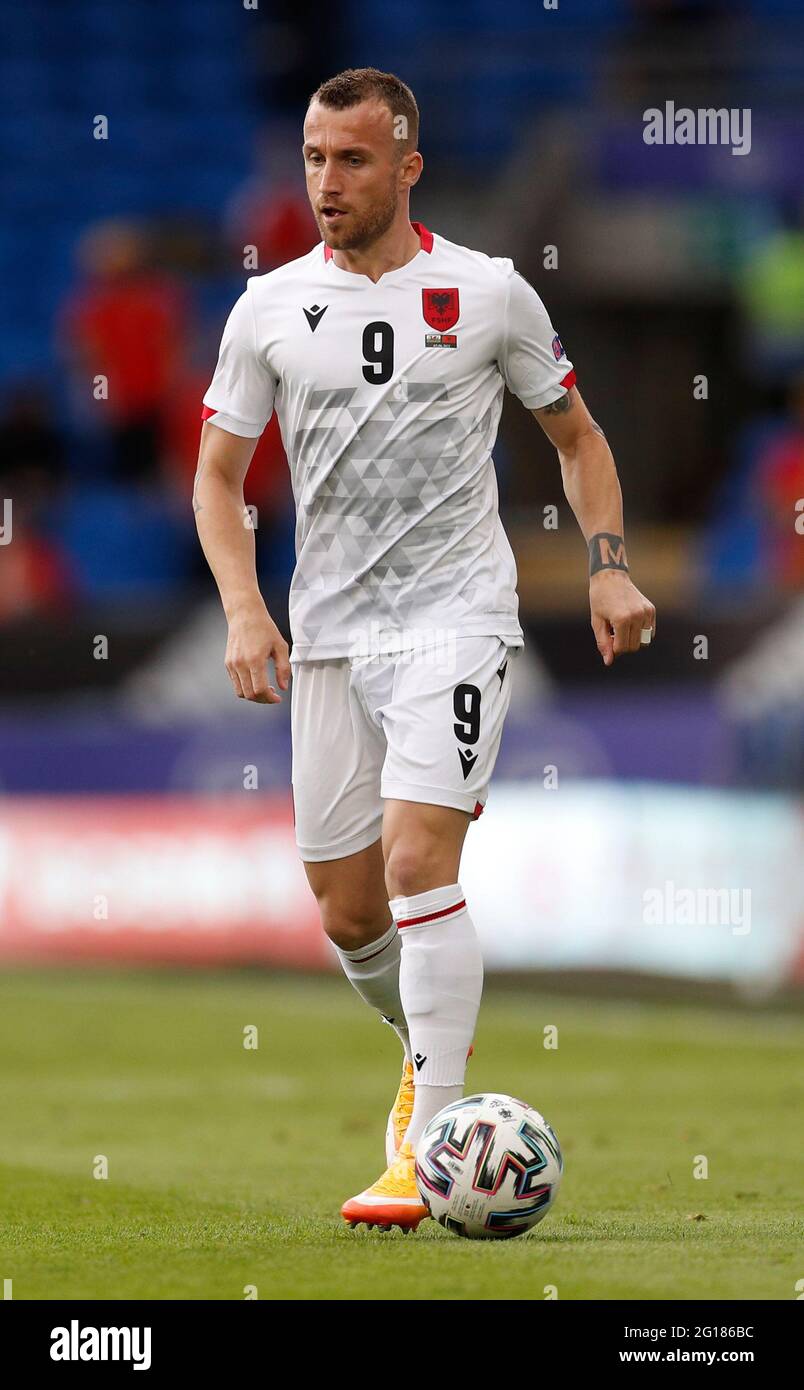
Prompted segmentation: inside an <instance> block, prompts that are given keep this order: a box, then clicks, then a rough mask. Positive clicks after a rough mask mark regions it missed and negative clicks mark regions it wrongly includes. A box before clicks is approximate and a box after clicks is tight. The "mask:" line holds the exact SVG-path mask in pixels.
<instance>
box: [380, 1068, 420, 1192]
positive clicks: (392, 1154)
mask: <svg viewBox="0 0 804 1390" xmlns="http://www.w3.org/2000/svg"><path fill="white" fill-rule="evenodd" d="M413 1097H414V1087H413V1063H412V1062H408V1061H406V1062H405V1064H404V1066H403V1067H402V1080H401V1081H400V1083H399V1090H398V1091H397V1093H396V1100H395V1101H394V1103H393V1105H392V1106H391V1111H390V1114H389V1116H388V1124H387V1126H386V1129H385V1161H386V1163H387V1164H388V1167H389V1168H390V1166H391V1164H392V1163H393V1161H394V1159H395V1158H396V1156H397V1154H398V1153H399V1150H400V1149H401V1147H402V1140H403V1139H404V1137H405V1134H406V1133H407V1128H408V1125H409V1124H410V1117H411V1115H412V1114H413Z"/></svg>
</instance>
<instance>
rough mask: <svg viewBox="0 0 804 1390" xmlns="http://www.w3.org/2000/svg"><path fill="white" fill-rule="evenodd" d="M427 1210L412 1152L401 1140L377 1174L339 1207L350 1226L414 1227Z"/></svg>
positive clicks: (406, 1230)
mask: <svg viewBox="0 0 804 1390" xmlns="http://www.w3.org/2000/svg"><path fill="white" fill-rule="evenodd" d="M428 1215H429V1213H428V1211H427V1208H426V1206H425V1205H424V1202H423V1201H422V1199H421V1196H420V1195H419V1189H418V1187H417V1186H416V1155H415V1154H414V1152H413V1148H412V1147H411V1145H410V1144H406V1143H405V1142H404V1140H403V1142H402V1144H401V1147H400V1149H399V1153H398V1154H397V1156H396V1158H395V1159H394V1161H393V1163H391V1164H389V1166H388V1167H387V1168H386V1170H385V1172H384V1173H383V1175H382V1177H381V1178H378V1179H377V1181H376V1182H375V1183H374V1185H373V1186H372V1187H367V1188H366V1190H365V1192H361V1193H360V1194H359V1195H358V1196H357V1197H350V1199H349V1201H348V1202H344V1204H343V1206H342V1207H341V1216H342V1217H343V1219H344V1221H348V1223H349V1225H350V1226H351V1227H352V1229H354V1228H355V1226H359V1225H361V1224H363V1225H366V1226H368V1228H369V1230H371V1227H372V1226H379V1228H380V1230H381V1231H390V1229H391V1227H392V1226H399V1228H400V1230H402V1231H405V1232H408V1231H415V1230H416V1227H417V1226H418V1224H419V1222H420V1221H423V1220H424V1218H425V1217H426V1216H428Z"/></svg>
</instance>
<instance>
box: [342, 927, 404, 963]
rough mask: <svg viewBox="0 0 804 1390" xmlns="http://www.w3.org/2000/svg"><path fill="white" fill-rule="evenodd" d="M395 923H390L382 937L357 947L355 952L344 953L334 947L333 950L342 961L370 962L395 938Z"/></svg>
mask: <svg viewBox="0 0 804 1390" xmlns="http://www.w3.org/2000/svg"><path fill="white" fill-rule="evenodd" d="M396 930H397V929H396V922H392V923H391V925H390V927H389V928H388V930H387V931H386V932H383V934H382V936H378V937H377V940H376V941H369V942H368V944H367V945H365V946H358V948H357V950H356V951H344V950H343V948H342V947H341V946H336V947H335V950H336V951H337V952H338V955H339V956H342V957H343V958H344V960H353V961H365V960H371V958H372V956H378V955H379V954H380V952H381V951H384V950H385V948H386V947H387V946H390V945H391V942H392V941H393V939H394V937H395V936H396Z"/></svg>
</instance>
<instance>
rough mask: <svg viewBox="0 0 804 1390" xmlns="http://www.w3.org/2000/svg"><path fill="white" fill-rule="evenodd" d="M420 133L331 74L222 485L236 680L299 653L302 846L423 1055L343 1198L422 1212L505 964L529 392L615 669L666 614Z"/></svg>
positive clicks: (231, 662)
mask: <svg viewBox="0 0 804 1390" xmlns="http://www.w3.org/2000/svg"><path fill="white" fill-rule="evenodd" d="M417 140H418V109H417V106H416V102H415V100H414V97H413V94H412V93H411V92H410V90H409V88H408V87H406V86H405V84H404V83H403V82H401V81H400V80H399V79H398V78H396V77H394V76H392V75H390V74H387V73H381V72H378V71H376V70H375V69H373V68H365V69H359V70H350V71H347V72H344V73H341V74H339V75H338V76H337V77H334V78H332V79H331V80H330V81H328V82H325V83H324V84H323V85H322V86H321V87H320V88H319V89H318V91H317V92H316V93H315V94H314V96H313V98H312V99H311V102H310V106H309V109H308V111H307V116H306V120H305V124H304V150H303V153H304V161H305V168H306V175H307V187H308V192H309V196H310V201H311V204H312V208H313V212H314V214H315V217H316V220H317V222H318V225H319V228H320V230H321V234H322V237H323V244H319V245H318V246H316V247H315V248H314V250H313V251H311V252H310V253H309V254H308V255H306V256H302V257H300V258H299V259H298V260H295V261H292V262H290V263H289V264H288V265H285V266H282V267H281V268H279V269H277V270H274V271H271V272H270V274H268V275H262V276H255V277H253V278H252V279H250V280H249V281H248V284H247V288H246V291H245V293H244V294H243V295H242V296H241V298H240V299H239V300H238V302H237V303H236V304H235V306H234V309H233V310H232V313H231V315H230V317H229V320H228V322H227V324H226V328H225V330H224V335H223V341H222V344H221V351H220V357H219V360H218V365H217V369H216V372H215V376H214V379H213V381H212V384H211V386H210V388H209V390H208V392H207V394H206V396H205V397H204V416H205V421H206V422H205V424H204V426H203V431H202V439H201V451H200V457H199V465H198V474H197V483H196V490H195V504H194V505H195V509H196V514H197V522H198V530H199V535H200V539H201V543H202V545H203V548H204V552H205V554H206V556H207V559H208V561H209V564H210V567H211V569H212V571H213V573H214V575H215V578H216V580H217V583H218V587H219V589H220V593H221V598H222V601H223V606H224V609H225V612H226V616H227V618H228V621H229V640H228V645H227V649H226V669H227V671H228V672H229V675H230V677H231V680H232V684H233V686H234V690H235V693H236V694H237V695H238V696H239V697H240V698H241V699H246V700H254V701H257V702H262V703H267V704H273V703H275V702H277V701H278V700H280V699H281V696H280V694H279V692H278V690H277V689H276V686H278V687H279V689H280V690H286V689H287V687H288V680H289V675H290V666H291V663H292V666H293V686H292V692H291V722H292V739H293V775H292V781H293V792H294V803H295V825H296V838H297V842H298V845H299V850H300V853H301V856H302V859H303V860H304V864H305V869H306V872H307V876H308V879H309V882H310V885H311V887H312V889H313V892H314V893H315V896H316V899H317V901H318V904H319V908H320V911H321V919H322V923H323V926H324V929H325V931H326V932H327V933H328V935H329V937H330V938H331V940H332V941H333V943H334V945H335V947H336V949H337V951H338V955H339V957H340V960H341V962H342V965H343V969H344V971H345V973H346V975H347V977H348V979H349V980H350V981H351V983H352V984H353V985H354V987H355V989H356V990H357V991H358V993H359V994H360V995H361V996H362V997H363V999H365V1001H366V1002H367V1003H368V1004H369V1005H371V1006H372V1007H373V1008H374V1009H376V1010H377V1011H378V1012H379V1013H380V1014H381V1015H382V1017H383V1018H384V1019H385V1020H386V1022H387V1023H389V1024H390V1025H391V1027H393V1028H394V1029H395V1030H396V1032H397V1033H398V1035H399V1037H400V1039H401V1042H402V1046H403V1048H404V1051H405V1062H404V1069H403V1075H402V1081H401V1083H400V1087H399V1091H398V1094H397V1098H396V1101H395V1103H394V1106H393V1108H392V1111H391V1114H390V1116H389V1121H388V1127H387V1131H386V1160H387V1164H388V1167H387V1169H386V1171H385V1172H384V1173H383V1174H382V1176H381V1177H380V1178H379V1180H378V1181H377V1182H375V1183H374V1184H373V1185H372V1186H370V1187H369V1188H367V1189H366V1190H365V1191H364V1192H362V1193H361V1194H360V1195H359V1196H358V1197H355V1198H352V1199H351V1200H349V1201H347V1202H346V1203H345V1204H344V1206H343V1208H342V1214H343V1216H344V1218H345V1219H346V1220H347V1221H349V1222H350V1223H351V1224H353V1225H355V1224H358V1223H360V1222H365V1223H367V1224H373V1225H378V1226H381V1227H388V1226H390V1225H391V1224H398V1225H400V1226H401V1227H402V1228H403V1229H405V1230H409V1229H415V1228H416V1227H417V1226H418V1224H419V1222H420V1221H421V1220H422V1218H423V1217H424V1216H426V1215H427V1212H426V1209H425V1207H424V1206H423V1204H422V1202H421V1198H420V1197H419V1194H418V1191H417V1188H416V1182H415V1176H414V1150H415V1146H416V1142H417V1140H418V1139H419V1137H420V1135H421V1133H422V1131H423V1129H424V1127H425V1125H426V1124H427V1123H428V1121H429V1120H430V1119H431V1118H432V1117H433V1116H434V1115H436V1114H437V1113H438V1111H439V1110H440V1109H442V1107H443V1106H444V1105H448V1104H450V1103H451V1102H452V1101H454V1100H456V1099H458V1098H459V1097H460V1096H461V1095H462V1094H463V1082H464V1073H465V1068H466V1060H467V1056H468V1053H469V1051H470V1049H471V1044H472V1037H473V1033H474V1028H475V1022H476V1019H477V1013H478V1008H479V1005H480V996H481V990H482V983H483V966H482V961H481V956H480V950H479V947H478V941H477V936H476V933H475V929H474V926H473V924H472V919H471V917H470V915H469V911H468V908H467V904H466V901H465V899H464V895H463V892H462V891H461V887H460V883H459V881H458V871H459V865H460V858H461V849H462V846H463V841H464V836H465V834H466V831H467V828H468V826H469V824H470V822H471V821H472V819H473V818H475V817H476V816H477V815H479V814H480V812H481V811H482V809H483V805H484V803H485V800H486V796H487V792H488V784H489V779H490V777H491V773H492V769H493V767H494V762H495V759H496V756H497V750H498V747H499V742H500V736H501V733H502V726H503V721H504V718H505V714H506V711H507V708H508V703H509V699H510V690H511V675H510V672H509V666H510V665H511V662H510V659H509V658H510V657H511V656H513V655H515V654H516V653H517V651H518V649H519V648H521V646H522V642H523V637H522V629H521V627H520V625H519V621H518V617H517V598H516V593H515V583H516V571H515V566H514V560H513V555H512V552H511V548H510V546H509V544H508V540H507V538H506V536H505V533H504V531H503V529H502V526H501V524H500V519H499V516H498V511H497V488H496V480H495V474H494V466H493V462H492V458H491V450H492V446H493V443H494V439H495V437H496V432H497V425H498V422H499V417H500V411H501V406H502V394H503V386H504V385H508V386H509V388H510V389H511V390H512V391H514V392H515V393H516V394H517V395H518V396H519V397H520V399H521V400H522V401H523V402H524V404H525V405H526V406H528V407H529V408H530V409H531V410H532V411H533V414H534V415H535V417H536V419H537V420H538V421H539V423H540V425H541V426H542V427H543V429H544V430H545V432H546V433H547V435H548V437H549V438H550V439H551V440H552V442H553V444H554V445H555V446H556V448H557V450H558V453H559V458H560V461H561V467H562V473H563V480H564V487H565V491H566V494H567V497H568V499H569V501H570V503H571V505H572V507H573V510H574V512H575V515H576V517H577V519H578V522H579V525H580V527H581V530H582V531H583V533H584V536H585V537H586V539H587V542H588V545H589V553H590V571H591V579H590V601H591V615H592V626H593V628H594V631H595V636H596V639H597V644H598V647H599V649H600V651H601V654H602V656H603V660H604V662H605V663H606V665H610V664H611V662H612V661H613V660H614V658H615V656H617V655H619V654H620V653H624V652H629V651H632V652H635V651H638V650H639V649H640V645H642V644H644V643H646V642H647V641H649V640H650V635H651V632H652V630H653V628H654V623H655V615H654V609H653V605H652V604H651V603H649V602H648V600H647V599H646V598H644V597H643V595H642V594H640V593H639V591H638V590H637V589H636V588H635V587H634V585H633V584H632V583H631V580H630V578H629V576H628V572H627V566H626V562H625V548H624V545H623V540H622V532H623V524H622V502H621V497H620V489H619V484H618V481H617V475H616V471H615V468H614V462H613V459H612V457H611V454H610V452H609V449H608V446H607V444H606V441H605V439H604V437H603V434H602V431H601V430H600V429H599V428H598V426H597V425H595V423H594V422H593V421H592V419H591V417H590V416H589V413H588V411H587V409H586V407H585V405H584V404H583V401H582V400H581V397H580V395H579V393H578V391H577V388H576V387H575V385H574V381H575V372H574V370H573V368H572V364H571V363H570V362H569V361H568V359H567V357H566V355H565V353H564V350H563V347H562V345H561V342H560V341H559V338H558V337H557V335H556V334H555V333H554V330H553V328H552V325H551V324H550V320H549V318H548V316H547V313H546V311H545V308H544V305H543V304H542V302H541V300H540V299H539V297H538V295H537V294H536V292H535V290H534V289H533V288H532V287H531V286H530V285H529V284H528V283H527V281H525V280H524V279H522V277H521V276H519V275H518V274H517V273H516V272H515V271H514V268H513V265H512V263H511V261H510V260H505V259H499V258H489V257H488V256H486V255H483V254H481V253H480V252H476V251H470V250H468V249H467V248H466V247H463V246H458V245H456V244H454V243H453V242H449V241H447V240H445V239H444V238H443V237H440V236H437V235H435V234H434V233H432V232H430V231H428V230H427V229H426V228H424V227H422V226H421V225H420V224H419V223H415V222H414V223H411V221H410V218H409V211H408V200H409V195H410V190H411V188H412V187H413V185H414V184H415V183H416V182H417V181H418V179H419V176H420V174H421V171H422V158H421V155H420V154H419V153H418V152H417ZM274 408H275V409H276V411H277V413H278V416H279V421H280V425H281V428H282V437H283V440H284V444H285V449H286V452H287V455H288V461H289V464H290V469H291V474H292V479H293V489H294V494H295V499H296V504H297V512H298V517H297V528H296V552H297V565H296V569H295V571H294V575H293V580H292V583H291V591H290V625H291V631H292V635H293V653H292V657H291V659H290V663H289V661H288V647H287V643H286V642H285V640H284V638H283V636H282V634H281V633H280V632H279V630H278V628H277V626H276V624H275V623H274V622H273V621H272V619H271V617H270V615H269V614H268V612H267V610H266V608H265V605H264V603H263V601H262V598H261V597H260V594H259V591H258V588H257V582H256V577H255V569H254V537H253V533H252V532H251V531H250V530H249V529H248V528H247V527H244V525H243V509H244V500H243V479H244V477H245V474H246V471H247V469H248V465H249V461H250V459H251V455H252V452H253V449H254V446H255V442H256V439H257V438H258V436H259V435H260V434H261V432H262V430H263V429H264V428H265V425H266V422H267V420H268V419H269V417H270V415H271V412H272V410H273V409H274ZM268 660H271V661H273V663H274V668H275V671H276V686H274V685H271V684H269V680H268V675H267V671H266V663H267V661H268ZM501 888H502V889H503V890H504V885H501ZM389 900H390V901H389ZM504 901H505V899H504V891H503V892H502V894H501V909H500V910H501V913H502V912H504V911H505V907H504Z"/></svg>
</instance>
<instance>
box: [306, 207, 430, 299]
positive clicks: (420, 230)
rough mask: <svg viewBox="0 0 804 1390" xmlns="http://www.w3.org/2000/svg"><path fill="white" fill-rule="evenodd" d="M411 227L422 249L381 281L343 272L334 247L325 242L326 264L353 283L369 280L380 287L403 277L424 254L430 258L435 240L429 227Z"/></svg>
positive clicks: (413, 225)
mask: <svg viewBox="0 0 804 1390" xmlns="http://www.w3.org/2000/svg"><path fill="white" fill-rule="evenodd" d="M410 225H411V227H412V228H413V230H414V232H416V234H417V235H418V238H419V243H420V249H419V250H418V251H417V253H416V255H415V256H414V257H413V258H412V259H411V260H409V261H406V262H405V264H404V265H400V266H397V268H396V270H386V271H385V273H384V274H383V275H381V276H380V278H379V280H369V277H368V275H361V274H360V272H359V271H354V270H341V267H340V266H339V265H338V264H337V263H336V262H335V261H334V260H333V258H332V247H331V246H327V243H326V242H324V244H323V245H324V262H325V263H326V262H327V261H329V262H330V270H333V271H335V272H336V273H337V274H338V275H346V276H348V278H349V279H350V280H352V281H354V280H368V281H369V284H370V285H380V284H382V282H383V280H388V279H390V278H391V277H395V276H398V275H402V274H404V272H405V271H407V270H410V267H411V266H412V265H413V264H414V262H415V261H417V260H418V259H419V256H421V255H422V254H424V255H428V256H429V255H430V254H431V252H432V250H433V240H434V238H433V233H432V232H431V231H429V230H428V228H427V227H423V226H422V224H421V222H411V224H410Z"/></svg>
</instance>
